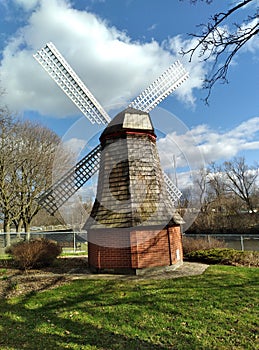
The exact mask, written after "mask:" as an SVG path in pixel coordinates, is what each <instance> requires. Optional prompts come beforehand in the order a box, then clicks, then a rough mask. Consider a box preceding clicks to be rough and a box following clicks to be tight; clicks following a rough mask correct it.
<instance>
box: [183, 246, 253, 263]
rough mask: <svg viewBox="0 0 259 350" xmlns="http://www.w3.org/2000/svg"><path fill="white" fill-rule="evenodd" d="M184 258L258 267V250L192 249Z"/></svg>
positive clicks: (203, 261)
mask: <svg viewBox="0 0 259 350" xmlns="http://www.w3.org/2000/svg"><path fill="white" fill-rule="evenodd" d="M185 259H187V260H189V261H196V262H202V263H206V264H223V265H233V266H249V267H250V266H251V267H259V252H254V251H241V250H235V249H228V248H223V249H221V248H216V249H207V250H197V251H192V252H190V253H188V254H186V255H185Z"/></svg>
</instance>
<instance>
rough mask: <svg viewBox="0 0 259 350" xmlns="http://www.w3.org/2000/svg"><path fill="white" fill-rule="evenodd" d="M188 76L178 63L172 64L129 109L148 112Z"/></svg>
mask: <svg viewBox="0 0 259 350" xmlns="http://www.w3.org/2000/svg"><path fill="white" fill-rule="evenodd" d="M188 77H189V74H188V73H187V72H186V70H185V69H184V67H183V65H182V64H181V63H180V61H176V62H175V63H174V64H172V65H171V66H170V67H169V68H168V69H167V70H166V71H165V72H164V73H163V74H162V75H161V76H160V77H159V78H157V79H156V80H155V81H154V82H153V83H152V84H151V85H149V87H148V88H147V89H146V90H144V91H143V92H142V93H141V94H140V95H139V96H138V97H137V98H135V100H133V101H132V102H131V103H130V104H129V107H132V108H136V109H139V110H141V111H143V112H150V111H151V110H152V109H153V108H155V107H156V106H157V105H158V104H159V103H160V102H161V101H163V100H164V99H165V98H166V97H167V96H168V95H170V94H171V93H172V92H173V91H174V90H176V89H177V88H178V87H179V86H180V85H181V84H182V83H183V82H184V81H185V80H186V79H187V78H188Z"/></svg>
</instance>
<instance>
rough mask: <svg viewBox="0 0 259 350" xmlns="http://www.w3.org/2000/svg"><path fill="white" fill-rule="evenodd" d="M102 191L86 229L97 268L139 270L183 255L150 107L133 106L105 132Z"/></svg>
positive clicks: (92, 263) (90, 255) (173, 261)
mask: <svg viewBox="0 0 259 350" xmlns="http://www.w3.org/2000/svg"><path fill="white" fill-rule="evenodd" d="M100 141H101V162H100V170H99V178H98V187H97V195H96V199H95V202H94V206H93V209H92V212H91V215H90V218H89V219H88V221H87V223H86V225H85V229H87V231H88V240H89V243H88V261H89V265H90V267H91V268H92V269H94V270H97V271H102V270H112V271H120V272H124V271H125V272H130V271H132V272H134V271H138V270H139V269H143V268H150V267H155V266H168V265H172V264H177V263H178V264H179V263H180V262H181V261H182V245H181V233H180V225H179V224H180V223H181V220H180V217H179V216H177V215H176V214H174V208H173V207H172V203H171V201H170V198H169V195H168V192H167V189H166V184H165V182H164V177H163V172H162V169H161V165H160V160H159V155H158V151H157V147H156V135H155V132H154V128H153V125H152V122H151V119H150V116H149V114H148V113H146V112H143V111H140V110H136V109H134V108H127V109H126V110H124V111H122V112H120V113H119V114H118V115H117V116H116V117H115V118H114V119H113V120H112V121H111V122H110V124H109V125H108V126H107V128H106V129H105V130H104V132H103V133H102V135H101V137H100Z"/></svg>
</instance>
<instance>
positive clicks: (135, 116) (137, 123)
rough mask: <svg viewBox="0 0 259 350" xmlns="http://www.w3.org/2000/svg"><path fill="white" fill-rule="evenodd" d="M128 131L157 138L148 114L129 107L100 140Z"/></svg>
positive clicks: (111, 124)
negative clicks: (143, 133) (144, 133)
mask: <svg viewBox="0 0 259 350" xmlns="http://www.w3.org/2000/svg"><path fill="white" fill-rule="evenodd" d="M126 131H136V132H137V131H139V132H147V133H148V134H152V135H153V136H155V133H154V127H153V124H152V121H151V119H150V115H149V113H147V112H143V111H140V110H138V109H135V108H132V107H128V108H126V109H124V110H123V111H121V112H120V113H118V114H117V115H116V116H115V117H114V118H113V119H112V121H111V122H110V123H109V124H108V126H107V127H106V129H105V130H104V131H103V133H102V135H101V137H100V140H101V141H102V140H103V139H105V138H106V137H107V136H110V135H113V134H118V133H123V132H126Z"/></svg>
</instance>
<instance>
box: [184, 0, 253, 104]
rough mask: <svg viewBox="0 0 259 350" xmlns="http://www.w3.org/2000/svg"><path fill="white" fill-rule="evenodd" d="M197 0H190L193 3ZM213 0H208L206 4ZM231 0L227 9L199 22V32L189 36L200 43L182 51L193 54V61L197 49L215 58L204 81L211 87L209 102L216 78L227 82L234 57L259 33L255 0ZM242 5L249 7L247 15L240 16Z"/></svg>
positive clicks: (200, 55)
mask: <svg viewBox="0 0 259 350" xmlns="http://www.w3.org/2000/svg"><path fill="white" fill-rule="evenodd" d="M182 1H183V0H182ZM198 1H199V0H190V2H191V3H192V4H195V3H197V2H198ZM200 1H202V0H200ZM212 1H213V0H205V2H206V3H207V4H210V3H211V2H212ZM229 4H230V7H229V9H228V10H227V11H221V12H219V13H216V14H214V15H213V16H212V17H211V19H210V21H209V22H208V23H206V24H200V25H199V26H198V27H199V28H200V33H198V34H194V33H192V34H190V36H192V37H194V38H196V39H197V44H196V45H195V46H194V47H193V48H191V49H190V50H188V51H183V54H189V55H190V61H191V60H192V58H193V55H194V53H196V52H198V55H199V57H200V58H201V59H203V60H204V61H209V60H211V61H212V60H213V66H212V70H211V72H210V74H208V76H207V77H206V79H205V81H204V88H205V89H207V90H208V94H207V97H206V98H205V101H206V103H208V99H209V96H210V93H211V89H212V87H213V86H214V84H215V83H216V82H217V81H220V82H223V83H226V82H227V73H228V68H229V66H230V63H231V61H232V59H233V57H234V56H235V55H236V54H237V53H238V52H239V51H240V49H241V48H242V47H243V46H245V45H246V44H247V42H248V41H250V40H252V39H253V38H254V37H255V36H256V35H258V33H259V22H258V6H256V0H243V1H242V0H241V1H239V2H232V4H233V5H232V6H231V2H229ZM248 5H250V6H248ZM252 5H254V6H252ZM242 9H246V17H244V16H243V15H242V14H241V16H240V10H242ZM234 16H235V17H234ZM240 18H241V19H240Z"/></svg>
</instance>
